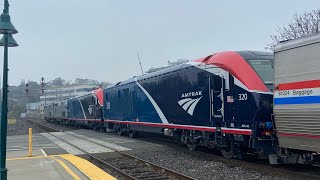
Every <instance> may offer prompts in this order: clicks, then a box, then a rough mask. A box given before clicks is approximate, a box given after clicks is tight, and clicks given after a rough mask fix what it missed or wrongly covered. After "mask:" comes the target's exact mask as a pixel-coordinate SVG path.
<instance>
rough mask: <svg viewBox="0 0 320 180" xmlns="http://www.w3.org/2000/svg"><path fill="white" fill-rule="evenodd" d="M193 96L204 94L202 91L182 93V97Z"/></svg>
mask: <svg viewBox="0 0 320 180" xmlns="http://www.w3.org/2000/svg"><path fill="white" fill-rule="evenodd" d="M193 96H202V91H196V92H188V93H183V94H182V95H181V98H186V97H193Z"/></svg>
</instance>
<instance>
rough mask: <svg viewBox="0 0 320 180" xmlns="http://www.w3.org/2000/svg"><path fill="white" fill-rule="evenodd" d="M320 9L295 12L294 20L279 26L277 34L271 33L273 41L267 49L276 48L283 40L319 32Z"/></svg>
mask: <svg viewBox="0 0 320 180" xmlns="http://www.w3.org/2000/svg"><path fill="white" fill-rule="evenodd" d="M319 31H320V9H318V10H312V11H311V12H305V13H303V14H295V15H294V16H293V19H292V21H291V22H290V23H289V24H288V25H287V26H284V27H278V29H277V34H275V35H271V36H270V37H271V41H272V42H271V43H270V44H268V45H267V47H266V48H265V49H269V50H272V51H273V50H274V47H275V45H277V44H278V43H279V42H281V41H286V40H291V39H296V38H299V37H303V36H308V35H311V34H316V33H319Z"/></svg>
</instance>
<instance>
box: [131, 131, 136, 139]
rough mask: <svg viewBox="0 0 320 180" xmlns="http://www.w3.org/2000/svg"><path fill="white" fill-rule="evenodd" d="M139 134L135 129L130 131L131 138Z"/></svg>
mask: <svg viewBox="0 0 320 180" xmlns="http://www.w3.org/2000/svg"><path fill="white" fill-rule="evenodd" d="M136 136H137V133H136V132H134V131H130V132H129V137H130V138H135V137H136Z"/></svg>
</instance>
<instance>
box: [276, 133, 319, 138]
mask: <svg viewBox="0 0 320 180" xmlns="http://www.w3.org/2000/svg"><path fill="white" fill-rule="evenodd" d="M278 134H279V135H281V136H288V137H305V138H315V139H320V135H312V134H300V133H299V134H297V133H285V132H278Z"/></svg>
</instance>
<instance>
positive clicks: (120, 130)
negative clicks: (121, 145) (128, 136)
mask: <svg viewBox="0 0 320 180" xmlns="http://www.w3.org/2000/svg"><path fill="white" fill-rule="evenodd" d="M117 133H118V135H119V136H122V135H123V134H124V133H123V131H122V129H121V128H118V129H117Z"/></svg>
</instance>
